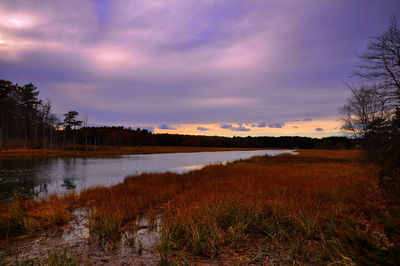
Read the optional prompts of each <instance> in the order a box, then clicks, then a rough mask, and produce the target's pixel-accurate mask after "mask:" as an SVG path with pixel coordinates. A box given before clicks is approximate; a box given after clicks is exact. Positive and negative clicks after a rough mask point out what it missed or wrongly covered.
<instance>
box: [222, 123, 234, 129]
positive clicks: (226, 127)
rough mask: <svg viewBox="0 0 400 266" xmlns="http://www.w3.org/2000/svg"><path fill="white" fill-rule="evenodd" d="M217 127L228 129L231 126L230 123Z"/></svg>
mask: <svg viewBox="0 0 400 266" xmlns="http://www.w3.org/2000/svg"><path fill="white" fill-rule="evenodd" d="M219 127H220V128H223V129H230V128H232V127H233V126H232V125H231V124H220V125H219Z"/></svg>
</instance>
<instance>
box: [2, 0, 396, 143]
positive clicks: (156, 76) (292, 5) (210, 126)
mask: <svg viewBox="0 0 400 266" xmlns="http://www.w3.org/2000/svg"><path fill="white" fill-rule="evenodd" d="M393 14H398V15H400V1H398V0H368V1H366V0H318V1H316V0H285V1H282V0H140V1H135V0H130V1H128V0H108V1H107V0H69V1H61V0H59V1H58V0H57V1H55V0H35V1H32V0H0V78H3V79H7V80H11V81H13V82H17V83H19V84H26V83H29V82H32V83H34V84H35V85H36V86H38V88H39V90H40V97H41V98H42V99H47V98H48V99H50V100H51V102H52V103H53V107H54V112H55V113H57V114H60V116H61V114H63V113H65V112H67V111H69V110H76V111H78V112H79V113H80V114H81V115H82V116H83V115H87V116H88V118H89V124H90V125H96V126H102V125H122V126H128V127H133V128H136V127H141V128H148V129H150V130H152V131H153V132H155V133H173V134H175V133H177V134H200V135H221V136H234V135H235V136H248V135H250V136H264V135H268V136H282V135H298V136H312V137H325V136H332V135H340V134H342V132H341V130H340V121H339V115H338V109H339V107H340V106H341V105H343V104H344V102H345V100H346V98H347V97H348V96H349V95H350V93H349V89H348V88H347V87H346V85H345V83H346V82H351V80H352V77H351V73H352V72H353V71H354V70H355V68H356V66H357V65H358V63H359V59H358V57H357V55H358V54H361V53H362V52H363V51H364V50H365V49H366V47H367V44H368V42H370V41H371V40H372V39H371V38H372V37H373V36H377V35H379V34H381V33H382V32H384V31H385V29H386V28H387V26H388V23H389V17H390V16H391V15H393Z"/></svg>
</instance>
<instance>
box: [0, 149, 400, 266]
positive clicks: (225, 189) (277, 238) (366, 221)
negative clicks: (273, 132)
mask: <svg viewBox="0 0 400 266" xmlns="http://www.w3.org/2000/svg"><path fill="white" fill-rule="evenodd" d="M359 155H360V154H359V153H358V152H357V151H302V152H301V153H300V155H297V156H292V155H282V156H277V157H255V158H252V159H249V160H241V161H238V162H235V163H231V164H228V165H213V166H208V167H205V168H204V169H202V170H198V171H193V172H190V173H187V174H182V175H179V174H172V173H165V174H143V175H139V176H132V177H128V178H126V179H125V182H124V183H123V184H119V185H116V186H113V187H110V188H92V189H89V190H86V191H84V192H82V193H81V195H79V197H78V196H76V195H69V196H66V197H64V198H57V197H52V198H50V199H49V200H48V201H44V202H33V201H29V200H28V201H18V202H13V203H10V204H9V205H8V206H4V207H2V208H3V209H2V210H0V211H1V212H0V233H1V234H2V236H10V235H17V234H23V233H29V232H35V231H36V230H40V229H41V228H43V227H46V228H51V227H53V226H54V227H55V226H58V225H60V224H63V223H65V222H66V221H67V220H68V218H69V217H68V215H69V214H70V209H71V208H72V206H73V205H77V204H80V205H85V206H90V209H91V216H90V232H91V234H92V235H93V236H94V237H96V238H100V239H108V240H114V241H116V240H118V239H119V238H120V236H121V233H122V232H123V231H125V230H130V229H133V228H135V227H136V223H135V221H136V219H137V218H138V217H141V216H146V217H149V218H150V219H153V220H155V219H156V216H157V215H161V217H162V226H161V232H160V234H161V239H160V241H159V244H158V247H157V250H158V252H159V255H160V259H161V262H163V263H167V264H174V263H185V262H189V263H190V262H191V261H199V260H200V261H206V260H214V261H225V260H228V261H232V262H235V263H241V262H246V263H261V262H265V261H266V260H267V257H269V258H271V257H272V258H274V259H275V260H277V261H278V262H280V263H284V264H286V263H287V264H289V263H290V264H292V263H296V262H297V263H306V264H321V263H333V264H346V265H349V264H361V265H377V264H399V263H400V259H399V254H400V249H399V240H400V226H399V224H400V219H399V218H400V211H399V210H400V209H399V206H398V205H396V204H390V201H388V199H386V198H385V196H384V193H383V192H382V191H381V190H380V188H379V186H378V171H379V169H378V167H377V166H374V165H371V164H366V163H362V162H360V160H359Z"/></svg>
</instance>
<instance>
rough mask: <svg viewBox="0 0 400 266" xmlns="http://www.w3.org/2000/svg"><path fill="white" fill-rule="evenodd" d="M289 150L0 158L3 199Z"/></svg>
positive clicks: (70, 189) (33, 196)
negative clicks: (97, 156)
mask: <svg viewBox="0 0 400 266" xmlns="http://www.w3.org/2000/svg"><path fill="white" fill-rule="evenodd" d="M284 152H292V151H287V150H258V151H229V152H198V153H165V154H146V155H126V156H121V157H118V158H40V159H37V158H36V159H0V200H1V201H4V200H7V199H10V198H12V197H14V196H15V195H18V194H20V195H25V196H27V197H31V198H35V197H40V196H45V195H47V194H49V193H63V192H66V191H72V190H75V191H80V190H82V189H85V188H87V187H91V186H96V185H103V186H110V185H113V184H117V183H120V182H122V181H123V180H124V178H125V177H126V176H127V175H134V174H140V173H144V172H166V171H171V172H177V173H182V172H187V171H190V170H194V169H198V168H201V167H202V166H204V165H206V164H211V163H216V162H228V161H233V160H237V159H243V158H248V157H251V156H255V155H263V154H269V155H276V154H281V153H284Z"/></svg>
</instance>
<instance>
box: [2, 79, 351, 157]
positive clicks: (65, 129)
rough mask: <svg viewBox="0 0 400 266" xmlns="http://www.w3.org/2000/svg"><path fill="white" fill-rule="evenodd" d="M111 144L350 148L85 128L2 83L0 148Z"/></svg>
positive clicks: (325, 142) (341, 140)
mask: <svg viewBox="0 0 400 266" xmlns="http://www.w3.org/2000/svg"><path fill="white" fill-rule="evenodd" d="M98 145H114V146H197V147H253V148H303V149H312V148H329V149H336V148H352V147H354V145H355V143H354V141H353V140H351V139H348V138H345V137H329V138H323V139H316V138H308V137H220V136H197V135H180V134H154V133H152V132H150V131H148V130H146V129H140V128H137V129H132V128H124V127H89V126H88V117H87V116H83V118H80V117H79V113H78V112H77V111H69V112H67V113H65V114H64V115H63V117H62V118H58V117H57V115H55V114H54V113H53V111H52V104H51V102H50V101H49V100H46V101H44V100H42V99H40V98H39V90H38V88H37V87H36V86H35V85H33V84H32V83H29V84H26V85H18V84H14V83H13V82H11V81H8V80H4V79H1V80H0V148H49V149H54V148H62V149H88V148H89V147H90V149H95V148H96V147H97V146H98Z"/></svg>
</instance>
